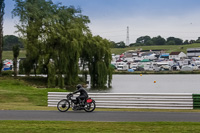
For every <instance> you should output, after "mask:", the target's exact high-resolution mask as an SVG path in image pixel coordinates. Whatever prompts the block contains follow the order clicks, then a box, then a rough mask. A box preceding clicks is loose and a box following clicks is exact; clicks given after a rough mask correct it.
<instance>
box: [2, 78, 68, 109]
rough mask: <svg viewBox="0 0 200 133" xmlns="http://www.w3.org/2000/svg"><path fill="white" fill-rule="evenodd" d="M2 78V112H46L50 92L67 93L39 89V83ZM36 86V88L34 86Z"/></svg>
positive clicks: (22, 79) (54, 89)
mask: <svg viewBox="0 0 200 133" xmlns="http://www.w3.org/2000/svg"><path fill="white" fill-rule="evenodd" d="M29 82H30V81H29V80H28V81H27V80H25V79H24V78H19V79H14V78H12V77H0V105H1V106H0V110H46V109H47V108H48V107H47V93H48V92H60V91H61V92H62V91H64V92H66V90H62V89H58V88H37V87H36V86H38V85H39V86H42V83H38V82H39V81H37V80H36V81H35V82H32V83H31V84H30V83H29ZM33 85H34V86H33Z"/></svg>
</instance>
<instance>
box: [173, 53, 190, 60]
mask: <svg viewBox="0 0 200 133" xmlns="http://www.w3.org/2000/svg"><path fill="white" fill-rule="evenodd" d="M186 57H187V55H186V54H185V53H183V52H171V53H170V54H169V59H176V60H180V59H184V58H186Z"/></svg>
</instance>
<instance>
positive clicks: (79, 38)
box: [42, 6, 89, 88]
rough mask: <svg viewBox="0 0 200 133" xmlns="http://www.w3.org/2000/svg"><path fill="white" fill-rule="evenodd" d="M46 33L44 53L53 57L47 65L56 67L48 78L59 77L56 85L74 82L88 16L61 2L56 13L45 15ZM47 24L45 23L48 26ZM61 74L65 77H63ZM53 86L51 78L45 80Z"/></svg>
mask: <svg viewBox="0 0 200 133" xmlns="http://www.w3.org/2000/svg"><path fill="white" fill-rule="evenodd" d="M46 22H47V24H46V27H45V28H46V31H48V32H46V34H45V35H44V36H45V38H46V40H45V42H46V43H45V45H44V48H45V49H47V50H46V54H45V55H48V58H43V59H42V60H44V59H45V62H48V60H49V59H52V62H53V63H52V62H49V63H51V65H49V67H48V69H49V72H51V71H52V70H53V69H56V73H57V75H53V74H51V75H50V74H49V79H54V80H56V78H54V77H57V79H58V80H57V81H58V86H60V87H61V88H62V87H63V86H64V85H73V84H74V83H75V82H76V81H77V79H78V71H79V67H78V61H79V57H80V52H81V49H82V45H83V41H84V36H85V33H86V32H89V30H88V27H87V23H89V19H88V17H87V16H83V15H82V14H81V10H80V9H76V8H74V7H73V6H70V7H66V6H61V7H58V8H57V11H56V14H55V16H54V17H53V19H52V18H49V19H47V21H46ZM47 25H48V26H47ZM63 75H64V78H63ZM48 81H49V84H50V85H51V86H52V84H51V82H52V80H48Z"/></svg>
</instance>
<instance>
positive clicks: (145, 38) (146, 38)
mask: <svg viewBox="0 0 200 133" xmlns="http://www.w3.org/2000/svg"><path fill="white" fill-rule="evenodd" d="M150 40H151V37H150V36H141V37H139V38H137V40H136V43H140V44H142V45H146V44H147V42H148V41H150Z"/></svg>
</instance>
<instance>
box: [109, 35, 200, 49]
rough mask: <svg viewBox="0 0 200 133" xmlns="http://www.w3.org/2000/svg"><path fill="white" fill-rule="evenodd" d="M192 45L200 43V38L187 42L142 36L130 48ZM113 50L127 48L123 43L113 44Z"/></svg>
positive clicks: (172, 38) (169, 38) (174, 38)
mask: <svg viewBox="0 0 200 133" xmlns="http://www.w3.org/2000/svg"><path fill="white" fill-rule="evenodd" d="M192 43H200V37H199V38H198V39H197V40H185V41H183V40H182V39H180V38H176V37H168V38H167V39H165V38H163V37H161V36H157V37H153V38H151V37H150V36H141V37H139V38H137V39H136V42H135V43H131V44H130V45H129V46H130V47H132V46H152V45H184V44H192ZM111 47H112V48H124V47H126V45H125V43H124V42H123V41H121V42H117V43H115V42H112V45H111Z"/></svg>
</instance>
